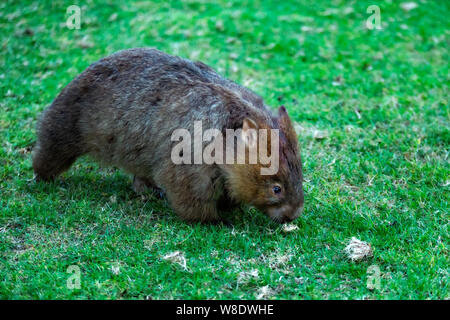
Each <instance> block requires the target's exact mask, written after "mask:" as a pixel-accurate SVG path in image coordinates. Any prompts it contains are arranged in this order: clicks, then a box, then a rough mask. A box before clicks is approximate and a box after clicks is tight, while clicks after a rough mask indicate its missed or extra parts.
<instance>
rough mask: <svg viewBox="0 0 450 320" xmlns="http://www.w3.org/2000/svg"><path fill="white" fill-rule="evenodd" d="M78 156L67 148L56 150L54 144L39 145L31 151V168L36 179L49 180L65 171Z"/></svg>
mask: <svg viewBox="0 0 450 320" xmlns="http://www.w3.org/2000/svg"><path fill="white" fill-rule="evenodd" d="M79 156H80V154H78V153H76V152H72V151H69V150H67V149H66V150H57V149H56V148H55V146H50V145H42V144H41V145H39V146H38V147H37V149H36V150H35V151H34V153H33V169H34V173H35V179H36V181H41V180H43V181H51V180H53V179H55V178H56V177H57V176H58V175H59V174H60V173H62V172H63V171H66V170H67V169H69V168H70V166H71V165H72V164H73V163H74V162H75V160H76V159H77V158H78V157H79Z"/></svg>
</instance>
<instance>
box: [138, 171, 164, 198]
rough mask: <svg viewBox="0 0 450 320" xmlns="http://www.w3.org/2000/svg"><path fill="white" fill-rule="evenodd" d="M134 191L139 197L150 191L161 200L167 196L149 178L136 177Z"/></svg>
mask: <svg viewBox="0 0 450 320" xmlns="http://www.w3.org/2000/svg"><path fill="white" fill-rule="evenodd" d="M133 190H134V192H136V193H137V194H139V195H141V194H143V193H146V192H149V191H150V192H151V193H153V194H154V195H155V196H156V197H157V198H159V199H163V198H164V197H165V196H166V194H165V193H164V190H163V189H161V188H158V187H156V186H155V185H154V184H153V183H152V181H150V179H147V178H140V177H136V176H135V177H134V179H133Z"/></svg>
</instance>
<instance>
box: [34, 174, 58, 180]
mask: <svg viewBox="0 0 450 320" xmlns="http://www.w3.org/2000/svg"><path fill="white" fill-rule="evenodd" d="M53 180H54V177H44V176H41V175H40V174H36V175H35V176H34V181H36V182H50V181H53Z"/></svg>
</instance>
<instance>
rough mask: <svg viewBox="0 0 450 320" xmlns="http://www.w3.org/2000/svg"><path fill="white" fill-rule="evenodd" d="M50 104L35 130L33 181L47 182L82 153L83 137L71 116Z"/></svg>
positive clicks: (57, 106)
mask: <svg viewBox="0 0 450 320" xmlns="http://www.w3.org/2000/svg"><path fill="white" fill-rule="evenodd" d="M61 109H62V110H63V111H64V109H63V108H62V107H61V106H59V105H56V106H55V105H53V106H52V107H50V108H49V109H48V110H47V111H46V112H45V113H44V117H43V119H42V121H41V123H40V126H39V129H38V139H37V144H36V147H35V148H34V150H33V169H34V172H35V175H36V181H39V180H44V181H49V180H53V179H54V178H56V177H57V176H58V175H59V174H60V173H62V172H63V171H65V170H67V169H69V167H70V166H71V165H72V164H73V163H74V162H75V160H76V159H77V158H78V157H79V156H81V155H82V154H83V151H82V150H83V146H82V145H83V143H82V138H81V136H80V134H79V131H78V129H77V128H76V121H75V119H73V115H71V114H70V113H68V112H63V111H61Z"/></svg>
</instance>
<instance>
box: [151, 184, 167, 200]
mask: <svg viewBox="0 0 450 320" xmlns="http://www.w3.org/2000/svg"><path fill="white" fill-rule="evenodd" d="M152 192H153V194H154V195H155V196H156V197H157V198H158V199H164V198H165V197H166V193H165V192H164V190H163V189H161V188H158V187H154V188H152Z"/></svg>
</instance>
